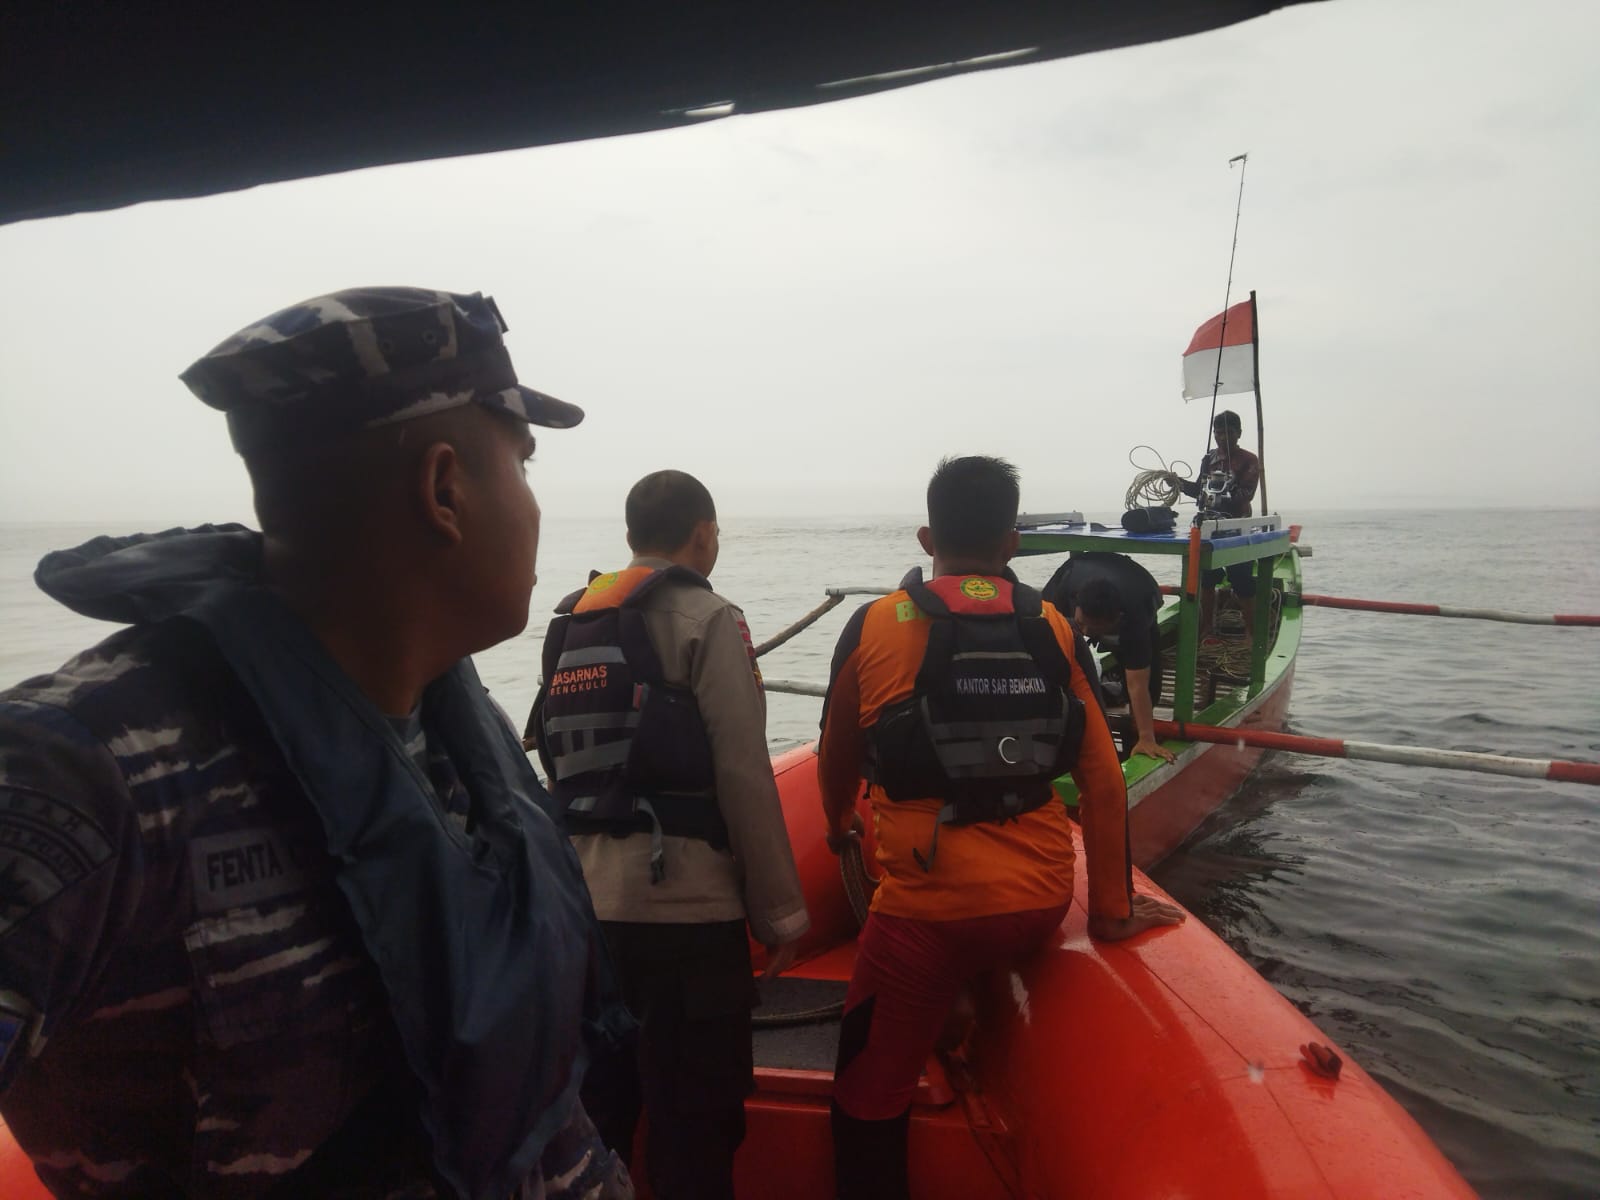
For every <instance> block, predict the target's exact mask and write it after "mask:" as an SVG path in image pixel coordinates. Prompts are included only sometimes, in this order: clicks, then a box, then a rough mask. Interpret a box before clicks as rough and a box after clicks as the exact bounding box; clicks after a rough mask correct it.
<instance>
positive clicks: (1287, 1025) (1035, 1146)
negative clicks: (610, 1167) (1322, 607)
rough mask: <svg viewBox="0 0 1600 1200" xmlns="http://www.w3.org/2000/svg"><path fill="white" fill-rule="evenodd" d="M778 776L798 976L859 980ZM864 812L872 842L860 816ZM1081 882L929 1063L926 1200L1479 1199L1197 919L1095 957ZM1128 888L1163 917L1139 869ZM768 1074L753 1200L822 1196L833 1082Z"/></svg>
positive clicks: (808, 758) (750, 1187)
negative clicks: (791, 852)
mask: <svg viewBox="0 0 1600 1200" xmlns="http://www.w3.org/2000/svg"><path fill="white" fill-rule="evenodd" d="M774 767H775V769H776V771H777V774H778V784H779V791H780V794H781V795H782V798H783V805H784V811H785V814H786V816H787V818H788V823H789V830H790V834H791V836H792V837H793V839H794V843H795V849H796V858H797V861H798V863H799V866H800V870H801V877H802V880H803V882H804V884H805V887H806V894H807V900H808V902H809V903H810V906H811V912H812V919H813V929H812V932H811V934H810V935H809V939H808V945H809V948H810V950H811V951H812V952H813V953H815V954H816V957H814V958H812V959H811V960H810V961H808V962H802V963H801V964H800V965H799V967H798V968H797V969H796V973H797V974H800V975H802V976H807V977H810V978H813V979H827V978H848V967H849V963H850V961H851V960H852V959H853V956H854V937H855V922H854V918H853V916H852V915H851V912H850V908H849V904H848V901H847V899H846V894H845V891H844V887H843V884H842V881H841V877H840V870H839V863H838V860H837V859H836V858H835V857H834V856H833V855H832V854H831V853H829V851H828V850H827V848H826V845H825V844H824V841H823V834H824V827H823V818H822V809H821V802H820V799H819V794H818V790H817V783H816V769H815V758H814V757H813V755H812V751H811V749H810V748H809V747H807V748H803V749H800V750H795V751H791V752H790V753H788V754H785V755H782V756H780V757H779V758H778V759H776V760H775V762H774ZM862 812H863V815H864V816H866V817H868V818H869V821H868V828H869V829H870V827H871V826H870V814H869V813H868V812H867V811H866V806H865V803H864V802H863V805H862ZM869 843H870V835H869ZM1079 852H1080V853H1081V852H1082V847H1081V842H1080V844H1079ZM867 857H868V862H869V863H870V861H871V847H870V844H869V845H868V847H867ZM1086 876H1087V872H1084V871H1079V872H1077V895H1076V897H1075V900H1076V902H1075V904H1074V905H1073V908H1072V910H1071V912H1070V913H1069V914H1068V916H1067V919H1066V921H1065V922H1064V923H1063V924H1062V927H1061V931H1060V934H1059V937H1058V938H1057V939H1056V941H1055V942H1054V944H1052V945H1051V946H1050V947H1049V948H1048V949H1046V950H1044V951H1042V952H1041V953H1039V954H1037V955H1035V956H1034V957H1032V958H1031V959H1029V960H1028V961H1026V962H1024V963H1021V964H1019V965H1018V966H1017V968H1016V969H1015V970H1013V971H1011V972H1009V973H1007V974H1006V975H1004V976H1001V977H994V978H989V979H986V980H984V981H983V982H982V985H981V986H980V987H979V988H977V989H976V994H975V995H974V997H973V1001H974V1003H973V1009H974V1012H973V1014H972V1016H971V1018H970V1022H969V1025H968V1028H967V1031H966V1035H965V1039H964V1041H962V1043H961V1044H960V1045H959V1047H957V1048H956V1049H955V1050H954V1052H953V1053H951V1054H948V1055H947V1056H946V1057H945V1058H944V1059H943V1060H942V1061H938V1060H936V1061H932V1062H930V1064H929V1068H928V1071H927V1073H926V1075H925V1077H924V1080H923V1086H922V1087H921V1088H920V1089H919V1093H918V1102H917V1104H916V1105H915V1107H914V1109H913V1123H912V1133H911V1159H912V1194H913V1195H914V1196H916V1197H919V1200H946V1198H948V1200H957V1198H962V1200H987V1198H989V1197H994V1198H995V1200H1002V1198H1011V1197H1070V1196H1093V1197H1097V1198H1102V1200H1104V1198H1110V1197H1130V1198H1134V1197H1136V1198H1139V1200H1158V1198H1161V1197H1173V1198H1176V1197H1184V1198H1185V1200H1200V1198H1204V1197H1216V1198H1217V1200H1223V1198H1226V1200H1252V1198H1255V1197H1293V1198H1295V1200H1314V1198H1328V1200H1334V1198H1339V1200H1354V1198H1358V1197H1359V1198H1362V1200H1366V1198H1369V1197H1375V1196H1383V1197H1386V1198H1398V1197H1470V1196H1473V1195H1474V1194H1475V1193H1474V1192H1473V1191H1472V1189H1471V1188H1470V1187H1468V1186H1467V1184H1466V1182H1465V1181H1464V1180H1463V1179H1462V1178H1461V1176H1460V1175H1459V1174H1458V1173H1457V1172H1456V1170H1455V1168H1454V1167H1452V1166H1451V1165H1450V1163H1449V1162H1448V1161H1447V1160H1446V1159H1445V1158H1444V1156H1443V1155H1442V1154H1441V1153H1440V1152H1439V1150H1438V1149H1437V1148H1436V1147H1435V1146H1434V1145H1433V1143H1432V1142H1431V1141H1430V1140H1429V1139H1428V1137H1427V1135H1426V1134H1425V1133H1423V1131H1422V1129H1421V1128H1420V1127H1419V1126H1418V1125H1417V1123H1416V1122H1415V1121H1413V1120H1412V1119H1411V1117H1410V1116H1409V1115H1408V1114H1407V1113H1406V1112H1405V1110H1404V1109H1402V1108H1401V1107H1400V1106H1399V1105H1398V1104H1397V1103H1396V1102H1395V1101H1394V1100H1393V1099H1391V1098H1390V1096H1389V1095H1388V1094H1387V1093H1386V1092H1385V1091H1384V1090H1383V1088H1382V1087H1380V1086H1379V1085H1378V1084H1377V1083H1376V1082H1374V1081H1373V1079H1372V1078H1371V1077H1370V1076H1368V1075H1367V1073H1366V1072H1365V1071H1363V1070H1362V1069H1361V1067H1360V1066H1359V1065H1357V1064H1356V1063H1355V1062H1353V1061H1352V1060H1351V1059H1350V1057H1349V1055H1348V1054H1345V1053H1344V1052H1343V1051H1341V1050H1340V1049H1339V1048H1338V1047H1337V1046H1335V1045H1334V1044H1333V1043H1332V1042H1331V1041H1330V1040H1329V1039H1328V1037H1327V1036H1326V1035H1325V1034H1323V1033H1322V1032H1321V1031H1320V1030H1319V1029H1317V1027H1316V1026H1315V1025H1313V1024H1312V1023H1311V1022H1310V1021H1308V1020H1307V1019H1306V1018H1305V1017H1304V1016H1303V1015H1301V1013H1300V1012H1299V1011H1298V1010H1297V1009H1296V1008H1295V1007H1294V1006H1293V1005H1292V1004H1290V1003H1289V1002H1288V1001H1287V1000H1286V999H1284V997H1283V996H1281V995H1279V994H1278V992H1276V991H1275V990H1274V989H1273V988H1272V987H1271V986H1270V985H1269V984H1268V983H1267V982H1266V981H1265V980H1263V979H1262V978H1261V977H1260V976H1259V975H1257V974H1256V973H1255V971H1253V970H1252V969H1251V968H1250V967H1249V966H1248V965H1247V964H1246V963H1245V962H1244V960H1242V959H1241V958H1239V957H1238V955H1236V954H1234V952H1233V951H1232V950H1231V949H1229V948H1228V946H1227V945H1226V944H1225V943H1223V942H1222V941H1221V939H1219V938H1218V937H1217V936H1216V935H1215V934H1213V933H1212V932H1211V931H1210V930H1209V929H1207V928H1206V927H1205V925H1204V924H1202V923H1201V922H1200V921H1198V920H1196V919H1193V918H1191V919H1190V920H1188V921H1186V922H1185V923H1184V924H1183V925H1181V926H1178V927H1176V928H1170V929H1162V930H1155V931H1152V932H1149V933H1145V934H1142V935H1140V936H1139V937H1137V938H1134V939H1132V940H1130V941H1127V942H1117V943H1099V942H1094V941H1091V940H1090V938H1089V936H1088V934H1087V931H1086V928H1085V914H1084V908H1083V902H1084V888H1085V879H1086ZM1135 886H1136V887H1137V889H1138V890H1139V891H1142V892H1148V893H1150V894H1152V895H1157V896H1161V897H1163V898H1164V899H1170V897H1167V896H1166V895H1165V893H1163V892H1162V891H1161V889H1160V888H1158V887H1156V886H1155V885H1154V884H1153V883H1151V882H1150V880H1149V879H1148V878H1147V877H1145V876H1144V875H1143V874H1142V873H1140V872H1137V871H1136V872H1135ZM1302 1047H1308V1049H1307V1050H1306V1051H1305V1052H1302ZM1335 1056H1336V1057H1337V1058H1338V1059H1339V1060H1340V1061H1339V1063H1338V1065H1337V1066H1335V1064H1334V1062H1333V1058H1334V1057H1335ZM757 1061H758V1068H757V1095H756V1096H755V1098H754V1099H753V1100H752V1101H751V1105H750V1113H751V1120H750V1137H749V1141H748V1142H747V1143H746V1146H745V1148H744V1149H743V1150H742V1151H741V1152H740V1164H739V1169H740V1183H741V1188H740V1194H741V1195H749V1196H752V1197H754V1196H760V1197H764V1198H766V1197H770V1198H772V1200H787V1198H790V1197H792V1198H793V1200H823V1198H825V1197H829V1196H831V1195H832V1194H833V1192H832V1190H831V1188H832V1167H831V1148H830V1146H829V1144H828V1135H827V1102H828V1097H827V1087H828V1084H829V1082H831V1081H830V1080H828V1079H827V1078H826V1073H825V1072H821V1073H816V1074H820V1075H822V1076H823V1077H822V1078H810V1079H807V1078H805V1076H807V1075H808V1074H809V1073H807V1072H801V1071H792V1070H790V1071H785V1070H772V1069H767V1068H763V1067H762V1066H760V1057H759V1050H758V1060H757ZM1335 1070H1336V1071H1337V1075H1336V1076H1335V1075H1334V1074H1333V1072H1334V1071H1335ZM774 1162H781V1163H783V1164H784V1166H783V1170H782V1171H781V1172H777V1173H775V1172H774V1171H773V1168H772V1164H773V1163H774Z"/></svg>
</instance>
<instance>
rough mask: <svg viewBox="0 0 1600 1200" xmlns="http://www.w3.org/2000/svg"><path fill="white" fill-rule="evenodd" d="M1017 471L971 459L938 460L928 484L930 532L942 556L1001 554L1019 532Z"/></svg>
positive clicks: (994, 461) (998, 462)
mask: <svg viewBox="0 0 1600 1200" xmlns="http://www.w3.org/2000/svg"><path fill="white" fill-rule="evenodd" d="M1020 498H1021V489H1020V487H1019V486H1018V483H1017V469H1016V468H1015V467H1014V466H1012V465H1011V464H1010V463H1008V462H1006V461H1005V460H1004V459H1002V458H989V457H987V456H986V455H981V454H974V455H968V456H967V457H965V458H946V459H942V460H941V461H940V463H939V466H938V468H937V469H936V470H935V471H934V473H933V478H932V479H930V480H928V528H929V530H930V531H931V532H932V534H933V544H934V548H935V549H937V550H939V551H940V552H941V553H943V554H957V555H961V554H967V555H973V556H984V555H990V554H994V553H996V552H997V551H999V550H1000V549H1002V547H1003V545H1004V542H1005V539H1006V535H1007V534H1009V533H1010V532H1011V531H1012V530H1013V529H1015V528H1016V527H1017V503H1018V501H1019V500H1020Z"/></svg>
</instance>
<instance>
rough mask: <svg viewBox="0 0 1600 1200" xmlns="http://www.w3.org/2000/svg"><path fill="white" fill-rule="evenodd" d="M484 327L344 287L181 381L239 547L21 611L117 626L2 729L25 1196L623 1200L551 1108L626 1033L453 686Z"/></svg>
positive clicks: (54, 572) (462, 309)
mask: <svg viewBox="0 0 1600 1200" xmlns="http://www.w3.org/2000/svg"><path fill="white" fill-rule="evenodd" d="M504 328H505V326H504V322H503V321H502V320H501V318H500V314H499V310H498V309H497V308H496V307H495V305H494V302H493V301H492V300H489V299H487V298H485V297H483V296H481V295H456V294H452V293H447V292H437V291H430V290H424V289H419V288H358V289H352V290H349V291H343V292H338V293H335V294H332V295H327V296H321V297H317V298H316V299H313V300H308V301H305V302H304V303H301V304H297V305H294V306H292V307H290V308H287V309H284V310H282V311H281V312H278V313H275V314H273V315H272V316H270V317H267V318H265V319H264V320H262V321H260V322H258V323H257V324H255V325H252V326H250V327H248V328H246V329H244V330H242V331H240V332H239V333H237V334H235V335H234V336H232V337H230V338H229V339H227V340H226V341H224V342H223V343H222V344H220V345H219V346H217V347H216V348H215V349H214V350H212V351H211V352H210V353H209V354H207V355H206V356H205V357H204V358H202V359H200V360H199V361H198V362H196V363H194V364H193V365H192V366H191V367H190V368H189V369H188V370H187V371H185V372H184V373H183V380H184V382H185V383H186V384H187V385H188V386H189V388H190V389H191V390H192V391H193V392H194V393H195V394H196V395H197V396H198V397H199V398H200V399H201V400H203V401H204V402H205V403H206V404H208V405H210V406H211V407H213V408H216V409H219V410H221V411H223V412H224V413H226V414H227V420H228V429H229V433H230V435H231V436H232V439H233V443H234V446H235V448H236V449H237V450H238V452H239V453H240V455H241V456H242V457H243V458H244V461H245V465H246V467H247V469H248V471H249V474H250V479H251V482H252V485H253V488H254V493H255V505H256V512H257V515H258V516H259V518H260V522H261V528H262V532H261V533H259V534H258V533H254V532H252V531H250V530H247V529H245V528H243V527H241V526H205V527H202V528H200V529H197V530H192V531H191V530H169V531H167V532H166V533H162V534H157V535H139V536H135V537H126V538H109V537H106V538H96V539H94V540H93V541H90V542H88V543H86V544H84V545H83V546H80V547H78V548H77V549H75V550H70V551H64V552H59V553H56V554H52V555H49V556H47V557H46V558H45V559H44V560H43V561H42V562H41V563H40V566H39V570H38V573H37V575H36V578H37V580H38V582H39V584H40V586H41V587H42V588H43V589H44V590H45V591H46V592H48V593H49V594H51V595H52V596H54V597H55V598H57V599H59V600H61V601H62V602H63V603H65V604H67V605H68V606H69V607H71V608H72V609H74V610H75V611H77V612H79V613H82V614H84V615H86V616H91V617H95V618H100V619H105V620H111V621H116V622H121V623H127V624H130V625H131V628H128V629H124V630H123V631H121V632H119V633H116V634H114V635H112V636H111V637H110V638H108V639H106V640H105V641H103V642H101V643H100V644H99V645H98V646H95V647H94V648H93V649H90V650H88V651H86V652H85V653H83V654H81V655H79V656H78V657H77V658H75V659H73V660H72V661H70V662H68V663H67V664H66V665H65V666H63V667H62V668H61V669H60V670H59V671H57V672H55V673H54V674H52V675H46V676H41V677H39V678H36V679H32V680H29V681H27V682H25V683H23V684H21V685H19V686H17V687H15V688H12V689H11V690H9V691H7V692H4V693H0V1111H3V1112H4V1116H5V1119H6V1122H7V1124H8V1125H10V1127H11V1129H12V1131H13V1133H14V1134H15V1135H16V1138H17V1141H18V1142H19V1143H20V1144H21V1146H22V1147H23V1149H24V1150H26V1151H27V1153H28V1154H29V1156H30V1157H31V1158H32V1159H33V1162H34V1164H35V1166H36V1168H37V1170H38V1172H39V1174H40V1176H41V1177H42V1178H43V1179H44V1180H45V1182H46V1183H47V1185H48V1186H49V1187H50V1188H51V1190H52V1191H54V1192H56V1193H57V1194H59V1195H67V1194H72V1195H82V1196H99V1197H133V1196H186V1195H204V1196H209V1197H218V1198H222V1200H254V1198H256V1197H270V1198H271V1200H288V1198H290V1197H302V1196H320V1197H335V1196H336V1197H344V1198H348V1200H357V1198H359V1200H386V1198H389V1197H400V1196H404V1197H407V1198H408V1200H422V1198H429V1197H440V1198H443V1197H463V1198H472V1200H480V1198H484V1197H493V1198H495V1200H500V1198H503V1197H517V1198H519V1200H529V1198H537V1197H551V1198H554V1197H583V1198H584V1200H594V1198H596V1197H617V1198H624V1197H628V1196H631V1195H632V1188H631V1185H630V1184H629V1182H628V1178H627V1174H626V1171H625V1170H624V1169H623V1167H622V1166H621V1164H620V1163H619V1162H618V1160H617V1159H616V1157H615V1156H614V1155H612V1154H610V1153H609V1152H608V1151H607V1150H606V1149H605V1148H604V1147H603V1146H602V1145H601V1143H600V1141H599V1139H598V1138H597V1136H596V1135H595V1131H594V1127H593V1125H592V1124H591V1123H590V1122H589V1121H588V1118H587V1117H586V1116H585V1115H584V1114H583V1110H582V1108H581V1107H580V1106H579V1104H578V1101H577V1094H578V1088H579V1085H580V1082H581V1080H582V1078H583V1074H584V1069H585V1064H586V1061H587V1059H588V1057H589V1053H590V1048H591V1047H603V1046H604V1045H607V1044H609V1043H611V1042H614V1041H616V1040H619V1039H620V1038H621V1037H622V1036H623V1035H625V1033H626V1023H627V1018H626V1014H625V1013H624V1012H623V1011H622V1010H621V1008H620V1006H618V1005H617V1004H616V1002H615V999H614V997H615V985H614V981H613V979H612V977H611V973H610V968H609V964H608V962H607V959H606V954H605V948H604V944H603V941H602V938H601V935H600V932H599V928H598V924H597V922H596V921H595V918H594V913H593V909H592V907H591V905H590V902H589V898H588V894H587V892H586V891H585V889H584V885H583V880H582V876H581V873H580V871H579V867H578V863H577V861H576V857H575V856H574V855H573V854H572V851H571V848H570V846H568V845H567V842H566V839H565V838H564V837H563V836H562V835H561V833H560V831H559V829H558V828H557V827H556V825H555V824H554V822H553V821H552V820H551V819H550V818H549V816H548V815H547V814H546V812H545V808H546V807H547V806H548V804H549V797H548V796H546V795H545V794H544V792H543V789H542V788H541V786H540V784H539V782H538V778H537V776H536V775H535V774H534V772H533V770H532V767H531V766H530V764H529V763H528V761H527V758H526V756H525V755H524V754H523V753H522V751H521V748H520V746H519V745H518V744H517V738H516V735H515V733H514V731H513V730H512V729H511V728H510V727H509V726H508V725H507V723H506V722H505V720H504V718H503V716H502V715H501V714H500V713H499V712H498V711H497V710H496V708H495V707H494V706H493V705H492V704H491V702H490V701H489V700H488V698H487V696H486V694H485V691H484V689H483V686H482V684H481V683H480V682H479V680H478V677H477V675H476V673H475V672H474V670H473V667H472V663H471V660H470V658H468V657H467V656H468V655H470V654H472V653H473V652H475V651H478V650H481V649H484V648H486V647H489V646H492V645H494V644H495V643H497V642H500V641H503V640H504V639H506V638H508V637H513V636H515V635H516V634H517V633H518V632H520V631H521V630H522V628H523V627H524V626H525V624H526V623H527V616H528V600H529V594H530V591H531V589H532V587H533V583H534V567H535V557H536V552H537V547H538V540H539V506H538V504H537V503H536V502H535V500H534V497H533V494H532V492H531V491H530V490H529V487H528V483H527V480H526V477H525V472H526V466H527V461H528V459H529V458H530V457H531V455H532V453H533V445H534V442H533V437H532V435H531V433H530V429H529V427H530V425H540V426H546V427H551V428H566V427H569V426H572V425H576V424H577V423H578V422H579V421H580V420H581V419H582V417H583V413H582V410H580V409H577V408H575V407H573V406H572V405H569V404H564V403H562V402H561V401H559V400H556V399H553V398H552V397H549V396H546V395H543V394H541V393H539V392H535V391H533V390H532V389H530V388H525V387H522V386H520V385H519V384H518V382H517V378H516V375H515V373H514V372H513V370H512V366H511V360H510V358H509V356H508V355H507V353H506V349H505V345H504V343H503V341H502V338H501V334H502V332H503V330H504Z"/></svg>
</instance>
